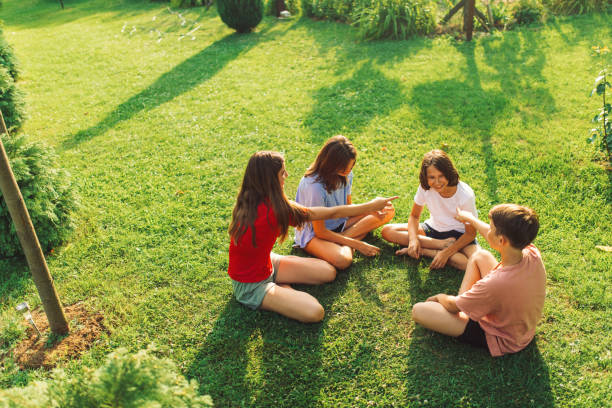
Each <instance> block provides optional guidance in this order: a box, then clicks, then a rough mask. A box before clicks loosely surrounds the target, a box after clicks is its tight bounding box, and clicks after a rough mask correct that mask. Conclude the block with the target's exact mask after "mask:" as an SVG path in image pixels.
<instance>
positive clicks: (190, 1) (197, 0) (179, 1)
mask: <svg viewBox="0 0 612 408" xmlns="http://www.w3.org/2000/svg"><path fill="white" fill-rule="evenodd" d="M207 3H208V1H207V0H170V7H174V8H185V7H199V6H203V5H205V4H207Z"/></svg>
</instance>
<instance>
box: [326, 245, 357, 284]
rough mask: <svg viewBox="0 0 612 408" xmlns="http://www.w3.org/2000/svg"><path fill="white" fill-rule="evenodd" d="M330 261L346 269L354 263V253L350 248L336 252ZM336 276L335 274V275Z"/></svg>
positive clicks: (337, 266)
mask: <svg viewBox="0 0 612 408" xmlns="http://www.w3.org/2000/svg"><path fill="white" fill-rule="evenodd" d="M330 263H331V264H332V265H333V266H335V267H336V268H337V269H340V270H342V269H346V268H348V267H349V266H351V264H352V263H353V253H352V251H351V250H350V248H349V250H347V251H340V252H337V253H336V254H334V256H333V258H332V259H331V260H330ZM334 278H335V276H334Z"/></svg>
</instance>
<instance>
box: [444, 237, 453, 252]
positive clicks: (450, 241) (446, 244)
mask: <svg viewBox="0 0 612 408" xmlns="http://www.w3.org/2000/svg"><path fill="white" fill-rule="evenodd" d="M456 240H457V239H456V238H453V237H450V238H446V239H443V240H442V242H444V246H443V247H442V249H444V248H448V247H449V246H451V245H453V242H455V241H456Z"/></svg>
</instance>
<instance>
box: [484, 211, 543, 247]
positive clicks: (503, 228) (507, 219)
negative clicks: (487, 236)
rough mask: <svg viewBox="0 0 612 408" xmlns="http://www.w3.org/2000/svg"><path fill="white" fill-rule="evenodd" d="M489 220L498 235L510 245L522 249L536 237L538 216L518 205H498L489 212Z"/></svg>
mask: <svg viewBox="0 0 612 408" xmlns="http://www.w3.org/2000/svg"><path fill="white" fill-rule="evenodd" d="M489 219H490V220H491V221H492V222H493V225H495V229H496V231H497V233H498V234H500V235H503V236H504V237H506V238H508V240H509V241H510V245H512V246H513V247H515V248H518V249H523V248H525V247H526V246H527V245H529V244H530V243H531V242H532V241H533V240H534V239H535V237H536V235H538V230H539V229H540V221H539V219H538V214H536V212H535V211H534V210H532V209H531V208H529V207H524V206H522V205H518V204H499V205H496V206H495V207H493V208H491V211H489Z"/></svg>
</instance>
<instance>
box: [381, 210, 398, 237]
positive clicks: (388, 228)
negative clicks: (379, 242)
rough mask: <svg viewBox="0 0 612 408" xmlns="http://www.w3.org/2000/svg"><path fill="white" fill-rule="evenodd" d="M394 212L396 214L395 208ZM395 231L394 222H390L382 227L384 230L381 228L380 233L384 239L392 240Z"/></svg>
mask: <svg viewBox="0 0 612 408" xmlns="http://www.w3.org/2000/svg"><path fill="white" fill-rule="evenodd" d="M394 214H395V210H394ZM394 231H395V226H394V225H393V224H390V225H389V224H388V225H385V226H384V227H382V230H380V235H382V237H383V239H384V240H386V241H391V238H392V236H393V232H394Z"/></svg>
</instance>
